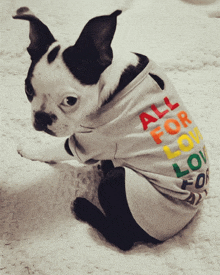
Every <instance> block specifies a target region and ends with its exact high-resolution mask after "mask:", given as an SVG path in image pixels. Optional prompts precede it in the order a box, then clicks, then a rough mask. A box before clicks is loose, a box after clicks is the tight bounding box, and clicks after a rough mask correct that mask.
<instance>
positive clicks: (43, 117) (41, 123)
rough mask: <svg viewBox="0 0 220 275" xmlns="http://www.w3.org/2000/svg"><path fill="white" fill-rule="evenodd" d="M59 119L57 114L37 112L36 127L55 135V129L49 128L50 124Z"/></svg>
mask: <svg viewBox="0 0 220 275" xmlns="http://www.w3.org/2000/svg"><path fill="white" fill-rule="evenodd" d="M56 120H57V117H56V115H54V114H47V113H45V112H41V111H39V112H36V113H35V115H34V128H35V129H36V130H37V131H44V132H46V133H48V134H50V135H53V136H54V135H55V134H54V133H53V131H51V130H49V129H48V128H47V126H48V125H52V123H53V122H54V121H56Z"/></svg>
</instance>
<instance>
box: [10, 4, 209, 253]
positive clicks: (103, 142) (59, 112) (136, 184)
mask: <svg viewBox="0 0 220 275" xmlns="http://www.w3.org/2000/svg"><path fill="white" fill-rule="evenodd" d="M120 13H121V11H119V10H117V11H115V12H114V13H112V14H110V15H107V16H99V17H95V18H93V19H91V20H90V21H89V22H88V23H87V24H86V25H85V27H84V29H83V30H82V32H81V34H80V36H79V38H78V40H77V41H76V42H75V45H73V46H69V47H67V48H66V47H63V46H62V45H61V44H60V43H59V42H58V41H56V40H55V38H54V37H53V35H52V34H51V32H50V31H49V29H48V28H47V26H46V25H44V24H43V23H42V22H41V21H40V20H39V19H38V18H37V17H36V16H35V15H34V14H33V13H32V12H31V11H30V10H29V9H28V8H26V7H22V8H20V9H18V10H17V14H16V15H15V16H14V17H13V18H15V19H23V20H27V21H29V22H30V42H31V43H30V45H29V47H28V48H27V50H28V53H29V54H30V57H31V61H32V63H31V66H30V68H29V71H28V75H27V78H26V80H25V91H26V94H27V97H28V100H29V101H30V102H31V105H32V119H33V125H34V128H35V129H36V130H38V131H44V132H46V133H48V134H50V135H53V136H57V137H65V138H64V139H62V141H60V139H58V142H57V143H54V142H53V143H52V144H51V145H50V146H48V144H47V145H45V146H43V145H42V146H41V147H40V148H37V147H36V146H34V147H33V146H32V147H31V146H29V147H28V146H26V145H23V146H22V147H21V148H19V149H18V152H19V153H20V154H21V155H22V156H23V157H26V158H29V159H31V160H39V161H44V162H51V161H62V160H70V159H77V160H78V161H81V162H83V163H86V164H93V163H96V162H98V161H101V167H102V170H103V174H104V177H103V179H102V180H101V182H100V185H99V190H98V191H99V194H98V195H99V201H100V204H101V206H102V208H103V210H104V213H105V214H103V213H102V212H101V211H100V210H99V209H98V208H97V207H96V206H94V205H93V204H92V203H91V202H89V201H88V200H86V199H85V198H76V200H75V201H74V202H73V204H72V207H71V208H72V211H73V212H74V213H75V215H76V217H77V218H78V219H80V220H83V221H86V222H88V223H89V224H91V225H92V226H93V227H94V228H96V229H97V230H98V231H99V232H101V233H102V234H103V236H104V237H105V238H106V239H107V240H108V241H109V242H111V243H112V244H114V245H115V246H117V247H119V248H120V249H122V250H129V249H130V248H131V247H132V246H133V245H134V243H135V242H138V241H141V242H152V243H160V242H162V241H164V240H166V239H168V238H170V237H172V236H173V235H175V234H176V233H178V232H179V231H180V230H181V229H182V228H184V226H185V225H186V224H187V223H188V222H189V221H190V220H191V219H192V218H193V216H194V215H195V214H196V212H197V211H198V209H199V206H200V205H201V202H202V200H203V199H204V198H205V197H206V195H207V190H208V182H209V181H208V179H209V173H208V172H209V168H208V167H209V165H208V158H207V154H206V150H205V146H204V144H203V138H202V135H201V133H200V132H199V129H198V128H197V127H196V125H195V124H194V122H193V119H192V118H191V117H190V115H189V113H188V111H187V110H186V109H185V107H184V105H183V103H182V101H181V99H180V98H179V96H178V94H177V93H176V91H175V89H174V87H173V86H172V84H171V82H170V81H169V79H168V78H167V77H166V75H165V74H164V73H163V72H162V70H161V69H160V68H159V67H158V66H157V65H156V64H155V63H154V62H153V61H151V60H150V59H149V58H148V57H146V56H144V55H141V54H137V53H129V52H128V53H123V54H121V53H120V54H118V53H117V51H114V52H113V50H112V48H111V42H112V39H113V37H114V33H115V30H116V21H117V16H118V15H120ZM67 137H68V138H67Z"/></svg>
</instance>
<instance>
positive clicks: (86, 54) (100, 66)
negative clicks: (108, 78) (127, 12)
mask: <svg viewBox="0 0 220 275" xmlns="http://www.w3.org/2000/svg"><path fill="white" fill-rule="evenodd" d="M119 14H121V11H120V10H117V11H115V12H113V13H112V14H110V15H107V16H99V17H95V18H93V19H91V20H90V21H89V22H88V23H87V24H86V25H85V27H84V29H83V30H82V32H81V34H80V36H79V38H78V40H77V41H76V43H75V45H74V46H72V47H69V48H67V49H66V50H65V51H64V52H63V59H64V62H65V63H66V65H67V67H68V68H69V69H70V71H71V72H72V73H73V74H74V76H75V77H77V78H78V79H79V80H80V81H81V83H82V84H88V85H89V84H95V83H97V81H98V79H99V77H100V75H101V73H102V72H103V71H104V70H105V69H106V68H107V67H108V66H109V65H110V64H111V62H112V58H113V53H112V49H111V42H112V39H113V36H114V33H115V29H116V23H117V20H116V19H117V16H118V15H119Z"/></svg>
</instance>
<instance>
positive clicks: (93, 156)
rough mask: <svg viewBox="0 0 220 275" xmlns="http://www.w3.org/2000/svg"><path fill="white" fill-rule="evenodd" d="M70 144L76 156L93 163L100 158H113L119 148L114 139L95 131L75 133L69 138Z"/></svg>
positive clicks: (83, 161)
mask: <svg viewBox="0 0 220 275" xmlns="http://www.w3.org/2000/svg"><path fill="white" fill-rule="evenodd" d="M68 144H69V149H70V151H71V152H72V154H73V155H74V157H76V159H77V160H78V161H79V162H82V163H85V164H93V163H96V162H98V161H100V160H110V159H111V160H112V159H114V157H115V154H116V149H117V145H116V143H115V142H114V141H111V140H109V139H107V138H105V137H104V136H100V135H95V134H94V133H79V134H74V135H72V136H71V137H70V138H69V140H68Z"/></svg>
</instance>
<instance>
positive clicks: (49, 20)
mask: <svg viewBox="0 0 220 275" xmlns="http://www.w3.org/2000/svg"><path fill="white" fill-rule="evenodd" d="M189 2H190V0H188V1H186V0H185V1H180V0H163V1H161V0H134V1H132V0H127V1H126V0H124V1H116V0H115V1H108V0H93V1H89V0H82V1H76V0H60V1H52V0H45V1H43V0H39V1H33V0H26V1H22V0H11V1H10V0H5V1H1V3H0V10H1V25H0V28H1V32H0V35H1V38H0V39H1V48H0V64H1V68H0V77H1V82H0V84H1V101H0V104H1V111H0V116H1V133H0V138H1V140H0V141H1V142H0V143H1V151H0V152H1V153H0V162H1V179H0V180H1V181H0V191H1V193H0V245H1V249H0V259H1V262H0V274H1V275H5V274H10V275H24V274H37V275H62V274H65V275H66V274H67V275H73V274H74V275H81V274H100V275H101V274H135V275H142V274H143V275H154V274H161V275H166V274H168V275H170V274H171V275H183V274H186V275H194V274H201V275H207V274H209V275H214V274H216V275H217V274H220V264H219V263H220V233H219V232H220V217H219V216H220V208H219V205H220V195H219V194H220V168H219V167H220V146H219V142H218V139H220V130H219V126H220V123H219V117H220V18H218V17H220V2H219V1H205V0H200V1H199V0H198V1H196V0H192V1H191V2H194V3H195V2H197V3H198V2H207V5H192V4H189ZM208 2H210V3H211V2H214V3H212V4H209V5H208ZM24 5H27V6H29V7H30V8H31V9H32V10H33V11H34V12H35V14H36V15H38V16H39V17H40V18H41V19H42V21H43V22H45V23H46V24H47V25H48V26H49V28H50V29H51V31H52V32H53V34H54V36H55V37H57V38H61V39H63V40H65V41H67V42H69V41H71V40H73V41H74V39H75V38H76V37H77V35H79V32H80V31H81V28H82V27H83V25H84V24H85V23H86V22H87V20H88V19H90V18H91V17H93V16H95V15H101V14H105V13H107V14H108V13H110V12H112V11H114V10H115V9H117V8H120V7H123V9H124V11H125V10H127V11H125V12H124V14H123V15H121V16H120V17H119V19H118V22H119V23H118V29H117V34H116V37H115V41H114V45H115V46H117V45H122V44H124V47H127V46H128V47H129V48H131V50H132V51H137V52H143V53H145V54H147V55H148V56H149V57H150V58H152V59H154V60H155V61H156V62H157V63H159V64H160V65H162V66H163V67H164V69H165V70H166V71H167V74H168V76H169V77H170V78H171V79H172V80H173V82H174V84H175V86H176V87H177V89H178V91H179V93H180V95H181V96H182V99H183V101H184V102H185V103H186V105H187V107H188V109H189V110H190V111H191V113H192V115H194V119H195V121H196V123H197V125H198V126H199V128H200V131H201V132H202V134H203V137H204V139H205V141H206V147H207V150H208V154H209V159H210V163H211V175H210V192H209V196H208V198H207V199H206V200H205V202H204V207H203V209H202V210H201V211H200V213H199V214H198V215H197V216H196V217H195V219H194V220H193V221H192V222H191V223H190V224H189V225H188V226H187V227H186V228H185V229H184V230H182V231H181V232H180V233H179V234H178V235H176V236H175V237H173V238H172V239H170V240H168V241H166V242H165V243H163V244H162V245H158V246H152V245H143V244H138V245H136V246H135V247H134V248H133V249H132V250H131V251H130V252H126V253H122V252H120V251H119V250H118V249H116V248H115V247H113V246H111V245H110V244H108V243H107V242H106V241H105V240H104V239H103V238H102V237H101V236H99V235H98V234H97V232H96V231H95V230H93V229H92V228H90V227H89V226H88V225H87V224H84V223H81V222H79V221H77V220H75V218H74V217H73V216H72V215H71V213H70V208H69V206H70V203H71V201H72V200H74V198H75V197H76V196H79V195H82V196H85V197H87V198H88V199H90V200H91V201H94V202H95V203H97V197H96V190H97V185H98V182H99V174H98V171H97V169H96V167H91V166H90V167H83V166H81V165H79V164H77V163H76V162H66V163H60V164H56V165H48V164H45V163H39V162H32V161H30V160H26V159H24V158H21V157H20V156H19V155H18V154H17V152H16V146H17V144H18V143H20V142H27V140H33V141H35V142H36V146H40V144H41V142H42V140H45V139H46V140H47V141H48V142H51V139H52V138H51V137H49V136H47V135H46V134H42V133H38V132H36V131H34V130H33V129H32V126H31V121H30V115H31V113H30V104H29V103H28V102H27V99H26V96H25V93H24V87H23V86H24V85H23V83H24V79H25V75H26V73H27V69H28V67H29V63H30V61H29V56H28V54H27V53H26V47H27V46H28V43H29V40H28V23H27V22H24V21H20V20H16V21H15V20H12V19H11V15H12V14H13V13H14V11H15V10H16V9H17V8H19V7H20V6H24Z"/></svg>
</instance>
